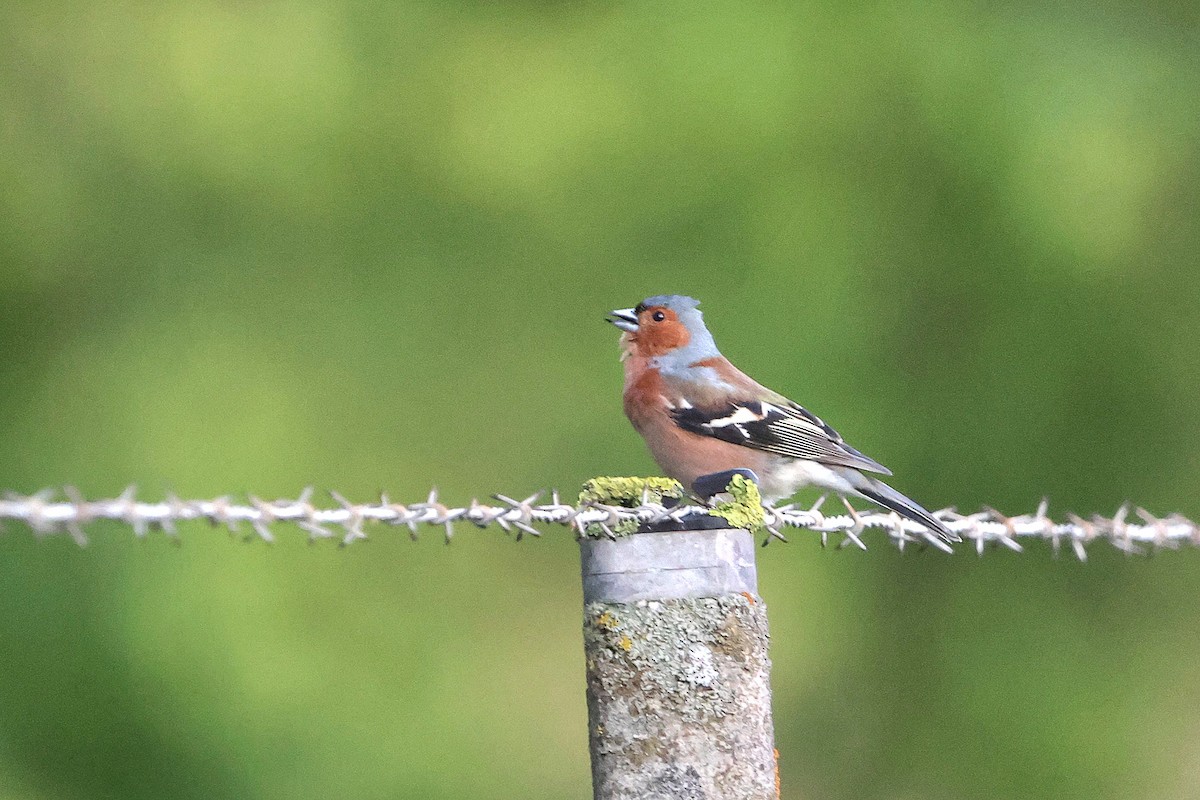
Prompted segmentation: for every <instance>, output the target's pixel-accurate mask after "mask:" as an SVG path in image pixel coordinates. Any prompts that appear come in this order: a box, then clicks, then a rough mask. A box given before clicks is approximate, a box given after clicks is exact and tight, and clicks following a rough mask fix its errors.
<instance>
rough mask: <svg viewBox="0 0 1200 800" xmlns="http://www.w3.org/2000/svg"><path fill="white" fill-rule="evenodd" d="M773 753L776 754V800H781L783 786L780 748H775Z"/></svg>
mask: <svg viewBox="0 0 1200 800" xmlns="http://www.w3.org/2000/svg"><path fill="white" fill-rule="evenodd" d="M772 752H774V753H775V800H779V798H780V797H781V796H782V792H783V784H782V782H780V780H779V748H778V747H776V748H774V750H773V751H772Z"/></svg>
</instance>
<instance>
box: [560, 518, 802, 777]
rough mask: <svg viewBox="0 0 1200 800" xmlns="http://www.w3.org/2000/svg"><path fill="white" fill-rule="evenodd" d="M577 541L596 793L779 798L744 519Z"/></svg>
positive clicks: (763, 643)
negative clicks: (731, 524)
mask: <svg viewBox="0 0 1200 800" xmlns="http://www.w3.org/2000/svg"><path fill="white" fill-rule="evenodd" d="M580 548H581V561H582V573H583V601H584V623H583V634H584V637H583V638H584V654H585V657H586V667H587V703H588V739H589V745H590V749H591V758H592V786H593V793H594V796H595V798H596V800H772V799H774V798H778V796H779V787H778V768H777V763H776V759H777V753H776V751H775V748H774V731H773V728H772V722H771V689H770V680H769V678H770V668H771V662H770V660H769V659H768V656H767V642H768V634H767V609H766V606H765V605H764V603H763V601H762V600H761V599H760V598H759V596H758V581H757V576H756V573H755V567H754V554H755V546H754V539H753V537H752V536H751V535H750V533H749V532H748V531H745V530H740V529H731V528H728V527H725V528H721V529H716V530H683V531H671V532H653V533H635V534H630V535H628V536H624V537H620V538H616V539H582V540H581V542H580Z"/></svg>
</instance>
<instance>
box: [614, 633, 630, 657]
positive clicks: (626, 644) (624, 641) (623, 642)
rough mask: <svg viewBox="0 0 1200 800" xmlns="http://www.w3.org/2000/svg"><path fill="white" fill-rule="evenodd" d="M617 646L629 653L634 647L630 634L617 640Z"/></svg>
mask: <svg viewBox="0 0 1200 800" xmlns="http://www.w3.org/2000/svg"><path fill="white" fill-rule="evenodd" d="M617 647H619V648H621V649H622V650H624V651H625V652H626V653H628V652H629V651H630V650H632V649H633V639H630V638H629V635H628V634H624V635H622V636H621V638H620V639H618V640H617Z"/></svg>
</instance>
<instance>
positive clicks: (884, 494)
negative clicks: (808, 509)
mask: <svg viewBox="0 0 1200 800" xmlns="http://www.w3.org/2000/svg"><path fill="white" fill-rule="evenodd" d="M862 477H863V480H859V481H855V487H854V488H855V489H856V490H857V491H858V492H859V494H861V495H862V496H863V497H865V498H866V499H867V500H870V501H871V502H872V503H878V504H879V505H881V506H883V507H884V508H886V509H888V510H889V511H895V512H896V513H897V514H899V515H900V516H902V517H907V518H908V519H911V520H912V521H914V522H919V523H921V524H922V525H924V526H925V527H926V528H929V530H931V531H933V532H934V533H935V534H937V535H938V536H939V537H940V538H942V539H944V540H945V541H947V542H950V543H954V542H960V541H962V539H960V538H959V537H958V534H956V533H954V532H953V531H952V530H950V529H949V528H947V527H946V525H945V524H944V523H943V522H942V521H941V520H939V519H938V518H937V517H935V516H933V514H930V513H929V512H928V511H927V510H925V508H923V507H922V506H921V505H920V504H919V503H917V502H915V501H913V500H910V499H909V498H907V497H905V496H904V495H902V494H900V493H899V492H897V491H896V490H895V489H893V488H892V487H890V486H888V485H887V484H886V483H884V482H883V481H881V480H877V479H875V478H867V477H866V476H865V475H864V476H862Z"/></svg>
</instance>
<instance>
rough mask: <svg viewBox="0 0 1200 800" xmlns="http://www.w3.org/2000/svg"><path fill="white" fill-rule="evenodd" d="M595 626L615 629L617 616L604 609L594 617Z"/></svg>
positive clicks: (607, 629) (608, 629)
mask: <svg viewBox="0 0 1200 800" xmlns="http://www.w3.org/2000/svg"><path fill="white" fill-rule="evenodd" d="M596 627H597V628H603V629H604V630H606V631H611V630H616V627H617V618H616V617H614V616H613V615H612V614H610V613H608V612H607V611H605V612H604V613H603V614H601V615H600V616H598V617H596Z"/></svg>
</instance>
